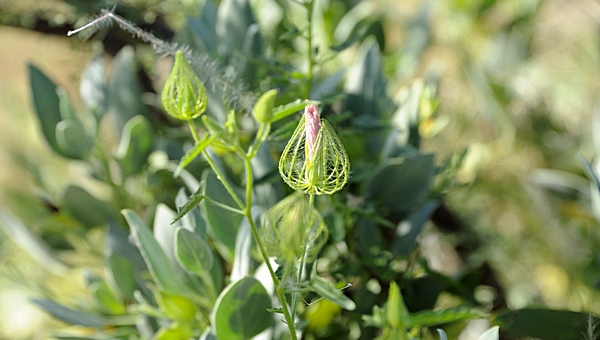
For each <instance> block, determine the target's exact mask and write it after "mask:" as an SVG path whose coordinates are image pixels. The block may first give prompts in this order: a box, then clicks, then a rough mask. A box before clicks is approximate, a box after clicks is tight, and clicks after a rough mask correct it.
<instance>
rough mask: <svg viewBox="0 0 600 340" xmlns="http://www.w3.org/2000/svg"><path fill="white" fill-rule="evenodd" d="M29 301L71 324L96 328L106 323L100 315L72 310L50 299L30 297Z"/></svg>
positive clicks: (101, 327) (100, 327)
mask: <svg viewBox="0 0 600 340" xmlns="http://www.w3.org/2000/svg"><path fill="white" fill-rule="evenodd" d="M31 302H33V303H34V304H36V305H38V306H39V307H40V308H42V309H43V310H45V311H46V312H47V313H48V314H50V315H52V316H53V317H55V318H57V319H59V320H61V321H63V322H66V323H68V324H71V325H79V326H84V327H91V328H97V329H103V328H104V327H106V326H107V325H108V322H107V320H106V319H105V318H104V317H103V316H101V315H97V314H92V313H88V312H84V311H80V310H74V309H71V308H68V307H65V306H63V305H60V304H58V303H56V302H54V301H51V300H47V299H32V300H31Z"/></svg>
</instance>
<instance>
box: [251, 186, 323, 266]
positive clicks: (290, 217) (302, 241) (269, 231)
mask: <svg viewBox="0 0 600 340" xmlns="http://www.w3.org/2000/svg"><path fill="white" fill-rule="evenodd" d="M261 234H262V235H261V236H262V237H261V239H262V241H263V242H264V245H265V250H266V251H267V254H269V256H274V257H276V258H277V261H278V262H285V263H288V264H291V263H293V262H294V261H297V260H299V259H300V258H301V257H302V255H303V254H304V251H305V249H306V258H305V259H306V261H307V262H312V261H314V260H315V258H316V257H317V255H318V253H319V251H320V250H321V248H322V247H323V245H324V244H325V242H326V241H327V237H328V236H329V232H328V231H327V226H326V225H325V222H324V221H323V218H322V217H321V215H320V214H319V212H318V211H317V210H316V209H315V208H313V207H311V206H310V204H309V203H308V201H307V200H306V196H305V195H304V194H302V193H300V192H296V193H294V194H292V195H290V196H288V197H286V198H284V199H283V200H282V201H280V202H279V203H277V204H276V205H274V206H273V207H272V208H271V209H269V211H267V213H266V214H265V217H264V220H263V224H262V227H261Z"/></svg>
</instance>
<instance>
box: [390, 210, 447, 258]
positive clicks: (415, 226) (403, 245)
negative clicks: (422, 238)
mask: <svg viewBox="0 0 600 340" xmlns="http://www.w3.org/2000/svg"><path fill="white" fill-rule="evenodd" d="M438 206H439V203H438V202H436V201H429V202H427V203H425V204H423V205H422V206H421V207H420V208H419V210H417V211H416V212H414V213H412V214H411V215H410V216H409V217H408V218H407V219H406V220H404V221H402V222H400V223H399V224H398V226H397V227H396V238H395V240H394V245H393V246H392V252H393V253H394V255H396V256H402V257H406V256H409V255H410V254H411V253H412V252H413V250H414V249H415V248H416V246H417V237H418V236H419V235H420V234H421V231H422V230H423V227H424V226H425V223H427V221H429V218H430V217H431V215H432V214H433V212H434V211H435V210H436V209H437V207H438Z"/></svg>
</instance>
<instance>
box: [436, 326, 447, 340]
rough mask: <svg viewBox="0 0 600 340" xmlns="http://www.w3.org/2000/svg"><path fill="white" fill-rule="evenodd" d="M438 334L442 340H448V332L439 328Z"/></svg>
mask: <svg viewBox="0 0 600 340" xmlns="http://www.w3.org/2000/svg"><path fill="white" fill-rule="evenodd" d="M437 331H438V334H439V335H440V340H448V336H446V332H444V330H443V329H439V328H438V330H437Z"/></svg>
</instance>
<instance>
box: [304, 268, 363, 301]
mask: <svg viewBox="0 0 600 340" xmlns="http://www.w3.org/2000/svg"><path fill="white" fill-rule="evenodd" d="M304 286H305V287H306V288H308V289H310V290H311V291H313V292H315V293H317V294H318V295H319V296H321V297H324V298H326V299H327V300H329V301H331V302H333V303H335V304H336V305H338V306H340V307H342V308H344V309H346V310H350V311H352V310H355V309H356V304H355V303H354V301H352V300H350V299H349V298H347V297H346V296H345V295H344V294H343V293H342V292H341V291H340V290H339V289H337V288H335V287H334V286H333V285H332V284H331V283H330V282H329V281H327V280H325V279H323V278H321V277H319V276H318V275H317V266H316V264H315V265H313V270H312V273H311V277H310V282H309V283H308V284H304Z"/></svg>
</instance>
